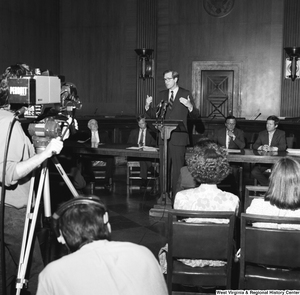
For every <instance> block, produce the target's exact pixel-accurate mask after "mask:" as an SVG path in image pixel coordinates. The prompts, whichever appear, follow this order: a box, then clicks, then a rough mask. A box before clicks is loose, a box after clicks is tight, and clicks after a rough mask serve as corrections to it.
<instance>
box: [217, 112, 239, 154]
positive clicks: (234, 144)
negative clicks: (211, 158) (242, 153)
mask: <svg viewBox="0 0 300 295" xmlns="http://www.w3.org/2000/svg"><path fill="white" fill-rule="evenodd" d="M235 126H236V118H235V117H234V116H228V117H226V118H225V126H224V127H222V128H220V129H218V130H217V131H216V132H215V135H214V142H215V143H217V144H219V145H220V146H223V147H225V148H226V149H241V150H242V149H243V148H245V137H244V132H243V131H242V130H241V129H238V128H235Z"/></svg>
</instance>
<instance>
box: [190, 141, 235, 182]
mask: <svg viewBox="0 0 300 295" xmlns="http://www.w3.org/2000/svg"><path fill="white" fill-rule="evenodd" d="M187 164H188V170H189V171H190V173H191V175H192V176H193V177H194V179H195V180H196V181H197V182H199V183H207V184H218V183H220V182H221V181H222V180H223V179H225V178H226V177H227V176H228V174H229V173H230V165H229V163H228V160H227V157H226V151H225V150H224V148H222V147H220V146H219V145H217V144H216V143H208V144H205V145H204V146H203V148H199V149H197V151H195V152H194V154H193V155H192V156H191V157H190V158H189V159H188V160H187Z"/></svg>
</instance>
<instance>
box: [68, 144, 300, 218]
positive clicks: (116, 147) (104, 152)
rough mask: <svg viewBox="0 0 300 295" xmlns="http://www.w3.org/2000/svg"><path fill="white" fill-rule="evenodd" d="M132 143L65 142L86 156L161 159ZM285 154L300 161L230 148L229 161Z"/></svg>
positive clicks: (155, 212) (270, 159)
mask: <svg viewBox="0 0 300 295" xmlns="http://www.w3.org/2000/svg"><path fill="white" fill-rule="evenodd" d="M128 147H131V145H128V144H100V145H99V146H98V147H97V148H92V147H91V144H90V143H78V142H68V141H66V142H65V145H64V152H69V151H70V152H72V153H75V154H79V155H83V156H84V155H86V156H94V157H97V156H120V157H138V158H152V159H159V152H158V151H143V150H142V149H128ZM192 151H193V149H192V148H188V149H187V153H186V158H188V157H189V156H190V155H191V153H192ZM285 156H291V157H293V158H294V159H296V160H297V161H299V162H300V154H290V153H287V152H262V151H256V150H250V149H245V150H228V151H227V157H228V161H229V162H232V163H252V164H256V163H261V164H274V163H276V162H277V161H278V160H279V159H281V158H282V157H285ZM165 210H166V208H164V209H163V211H162V210H161V209H156V208H153V209H151V210H150V215H151V216H161V214H164V213H162V212H165ZM161 211H162V212H161Z"/></svg>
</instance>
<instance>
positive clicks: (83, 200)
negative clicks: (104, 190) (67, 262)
mask: <svg viewBox="0 0 300 295" xmlns="http://www.w3.org/2000/svg"><path fill="white" fill-rule="evenodd" d="M78 205H94V206H97V207H99V208H100V209H102V210H103V211H104V214H103V216H102V218H103V224H104V226H105V227H106V229H107V231H108V233H109V234H110V233H111V225H110V223H109V216H108V212H107V209H106V207H105V205H104V204H103V203H102V201H101V200H100V198H98V197H96V196H90V197H77V198H75V199H72V200H69V201H67V202H65V203H64V204H63V205H61V206H60V207H59V208H58V210H57V211H56V212H55V213H54V214H53V215H52V229H53V231H54V233H55V235H56V237H57V241H58V242H59V243H61V244H64V245H66V247H67V248H68V250H70V247H69V245H68V244H67V243H66V240H65V238H64V236H63V233H62V231H61V229H60V222H59V219H60V218H61V217H62V216H63V215H64V214H65V213H66V212H67V211H68V210H69V209H70V208H72V207H74V206H78ZM84 244H86V243H84ZM84 244H82V245H80V246H79V248H81V247H82V246H83V245H84Z"/></svg>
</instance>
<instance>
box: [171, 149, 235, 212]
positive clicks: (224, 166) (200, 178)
mask: <svg viewBox="0 0 300 295" xmlns="http://www.w3.org/2000/svg"><path fill="white" fill-rule="evenodd" d="M187 164H188V170H189V171H190V173H191V175H192V176H193V177H194V179H195V180H196V181H197V182H199V183H201V185H200V186H199V187H197V188H192V189H188V190H183V191H180V192H178V193H177V194H176V196H175V202H174V209H183V210H198V211H235V212H238V208H239V198H238V197H237V196H236V195H234V194H232V193H229V192H225V191H222V190H221V189H219V188H218V187H217V184H218V183H220V182H221V181H222V180H223V179H225V178H226V177H227V176H228V174H229V173H230V165H229V163H228V160H227V157H226V151H225V150H224V149H223V148H222V147H220V146H218V145H217V144H216V143H209V144H207V145H205V146H204V147H203V148H202V149H201V148H200V149H198V150H197V151H196V152H194V154H193V155H192V156H191V157H190V158H189V159H188V160H187Z"/></svg>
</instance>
